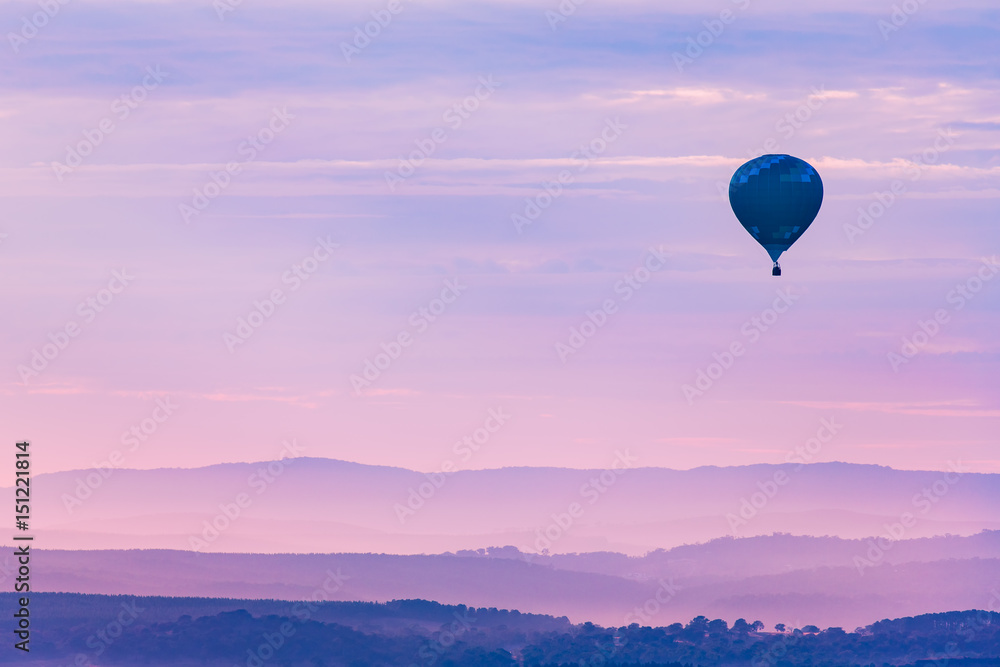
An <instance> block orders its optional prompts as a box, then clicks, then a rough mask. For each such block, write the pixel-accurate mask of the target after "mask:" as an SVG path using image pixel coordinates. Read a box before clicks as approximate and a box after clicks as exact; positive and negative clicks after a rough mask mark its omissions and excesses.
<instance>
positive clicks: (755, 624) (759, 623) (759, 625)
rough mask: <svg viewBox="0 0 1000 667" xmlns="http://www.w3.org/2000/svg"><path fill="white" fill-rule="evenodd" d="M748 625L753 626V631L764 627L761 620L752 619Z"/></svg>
mask: <svg viewBox="0 0 1000 667" xmlns="http://www.w3.org/2000/svg"><path fill="white" fill-rule="evenodd" d="M750 627H751V628H753V631H754V632H760V631H761V630H763V629H764V623H763V622H762V621H754V622H753V623H751V624H750Z"/></svg>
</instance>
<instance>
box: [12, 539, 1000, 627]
mask: <svg viewBox="0 0 1000 667" xmlns="http://www.w3.org/2000/svg"><path fill="white" fill-rule="evenodd" d="M886 544H887V545H888V546H889V547H890V548H889V549H888V550H886V551H883V552H881V553H872V552H870V549H872V544H871V543H869V542H868V541H867V540H856V541H851V540H840V539H838V538H829V537H828V538H812V537H792V536H788V535H775V536H770V537H755V538H745V539H738V540H733V539H729V538H723V539H719V540H713V541H711V542H709V543H707V544H702V545H688V546H683V547H677V548H675V549H672V550H669V551H657V552H653V553H651V554H649V555H647V556H646V557H643V558H631V557H628V556H624V555H622V554H613V553H594V554H576V555H571V554H565V555H556V556H533V555H531V554H521V553H520V552H518V551H517V550H516V549H514V548H512V547H506V548H492V549H488V550H483V551H482V552H468V553H464V554H460V555H456V554H440V555H419V556H399V555H385V554H198V553H193V552H184V551H169V550H127V551H55V550H39V551H36V552H35V555H34V561H33V562H34V563H35V565H36V568H35V572H34V574H33V584H34V586H35V588H36V590H43V591H58V592H82V593H120V594H131V595H173V596H192V595H210V596H217V597H234V598H247V597H254V598H278V599H288V600H295V599H308V598H309V597H310V596H312V595H314V594H315V593H316V592H317V591H321V592H322V591H323V590H325V591H326V593H324V595H326V594H327V593H328V594H329V595H328V597H329V598H330V599H339V600H362V601H381V602H384V601H386V600H392V599H401V598H422V599H429V600H436V601H438V602H442V603H449V604H457V603H465V604H474V605H476V606H483V607H499V608H513V609H520V610H522V611H526V612H534V613H545V614H553V615H556V616H567V617H569V618H570V619H572V620H574V621H587V620H589V621H594V622H599V623H603V624H609V625H621V624H626V625H627V624H628V622H630V621H628V619H629V618H640V620H646V619H645V617H648V620H649V621H655V622H657V623H663V624H668V623H670V622H673V621H678V620H682V619H685V618H690V617H692V616H695V615H697V614H698V613H712V614H716V615H718V616H722V617H733V618H736V617H740V616H747V617H748V616H754V617H756V618H760V619H761V620H763V621H765V622H767V623H768V624H769V625H773V624H774V623H778V622H785V623H789V622H796V620H797V619H803V618H811V619H813V622H816V623H820V624H825V625H832V626H849V627H855V626H857V625H862V624H865V623H870V622H872V621H873V620H875V619H878V618H884V617H889V616H894V615H899V614H906V615H916V614H922V613H929V612H937V611H947V610H949V609H959V608H972V607H979V608H990V606H991V605H994V604H995V605H997V606H1000V593H996V594H995V595H994V593H993V592H992V591H991V590H990V589H989V588H988V587H986V585H985V583H984V582H997V581H1000V544H998V539H997V534H996V533H995V532H993V533H982V534H980V535H976V536H972V537H957V536H950V537H938V538H929V539H919V540H909V541H907V540H904V541H899V542H894V543H886ZM876 546H877V545H876ZM941 556H947V558H940V557H941ZM873 557H876V558H874V559H873ZM859 559H860V560H859ZM0 565H2V567H3V568H6V569H7V571H8V572H13V566H14V560H13V558H12V557H11V551H10V550H9V549H5V550H0ZM330 582H332V583H330ZM324 587H325V588H324ZM651 600H652V601H653V602H651ZM647 607H648V609H651V610H652V611H646V612H642V610H643V609H646V608H647ZM636 610H640V612H639V613H637V611H636ZM644 616H645V617H644Z"/></svg>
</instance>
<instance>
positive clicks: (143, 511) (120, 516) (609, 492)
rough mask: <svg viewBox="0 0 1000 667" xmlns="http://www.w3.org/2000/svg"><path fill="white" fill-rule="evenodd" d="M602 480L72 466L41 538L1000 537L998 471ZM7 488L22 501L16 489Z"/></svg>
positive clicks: (468, 543)
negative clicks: (901, 528)
mask: <svg viewBox="0 0 1000 667" xmlns="http://www.w3.org/2000/svg"><path fill="white" fill-rule="evenodd" d="M601 474H602V471H600V470H570V469H563V468H502V469H498V470H470V471H462V472H456V473H454V474H451V475H443V474H432V475H425V474H424V473H419V472H413V471H410V470H403V469H400V468H389V467H381V466H367V465H360V464H356V463H347V462H344V461H334V460H329V459H316V458H298V459H285V460H283V461H281V462H269V463H268V462H265V463H230V464H221V465H214V466H208V467H205V468H196V469H179V468H171V469H158V470H128V469H114V470H111V469H109V470H105V471H103V472H101V471H87V470H80V471H69V472H60V473H53V474H42V475H37V476H36V477H35V478H34V480H33V484H34V485H35V486H36V488H38V489H39V492H38V493H37V494H35V495H34V496H33V507H32V512H33V528H34V529H35V530H36V531H37V534H38V536H39V539H40V541H41V542H42V543H44V544H46V545H48V546H49V547H53V548H69V549H81V548H82V549H93V548H101V549H106V548H116V549H119V548H169V549H199V550H203V551H218V552H270V553H288V552H299V553H302V552H324V553H325V552H378V553H395V554H407V553H441V552H444V551H459V550H463V549H478V548H482V547H487V546H490V545H503V544H509V545H514V546H515V547H517V548H518V549H520V550H521V551H535V552H541V551H542V550H545V549H548V550H549V552H551V553H571V552H594V551H616V552H621V553H626V554H629V555H633V556H635V555H642V554H644V553H646V552H648V551H653V550H655V549H658V548H671V547H675V546H679V545H682V544H688V543H696V542H704V541H707V540H711V539H714V538H717V537H723V536H738V537H747V536H754V535H769V534H772V533H775V532H784V533H792V534H797V535H812V536H823V535H834V536H839V537H843V538H849V539H855V538H863V537H869V536H875V535H880V534H883V533H885V532H886V530H887V529H886V526H892V525H894V524H896V523H899V522H900V520H901V517H902V516H904V514H905V513H909V514H910V515H912V516H913V518H914V520H913V521H912V522H911V525H909V526H907V527H906V529H905V534H903V535H902V537H904V538H906V539H912V538H918V537H930V536H935V535H943V534H946V533H951V534H956V535H971V534H975V533H978V532H979V531H981V530H983V529H1000V517H998V515H997V513H996V508H997V507H1000V475H995V474H993V475H991V474H973V473H964V474H961V475H956V474H953V473H942V472H920V471H903V470H893V469H891V468H885V467H881V466H872V465H855V464H845V463H817V464H811V465H805V466H800V465H798V464H782V465H763V464H762V465H752V466H740V467H732V468H716V467H704V468H696V469H693V470H669V469H665V468H634V469H625V470H623V471H622V474H621V475H616V474H613V473H605V474H604V480H605V481H604V482H602V481H601ZM609 475H610V477H609ZM776 476H777V479H780V480H781V481H782V483H781V484H778V483H777V482H775V481H774V480H775V479H776ZM608 480H612V481H611V482H610V483H609V482H608ZM947 480H950V481H947ZM512 489H516V490H517V492H516V493H511V490H512ZM180 490H183V492H179V491H180ZM2 494H7V495H6V497H8V499H10V496H11V494H12V489H11V488H9V487H8V488H6V489H4V490H0V497H3V496H2ZM922 494H930V495H929V496H924V495H922ZM498 498H503V502H497V499H498ZM237 499H241V500H242V501H243V503H242V504H241V505H239V506H238V504H237ZM572 507H576V510H575V512H574V513H575V516H572V517H571V516H570V515H569V511H570V508H572ZM212 523H214V524H215V525H216V526H217V527H221V528H220V529H219V530H217V531H216V530H215V529H214V528H211V527H209V525H210V524H212Z"/></svg>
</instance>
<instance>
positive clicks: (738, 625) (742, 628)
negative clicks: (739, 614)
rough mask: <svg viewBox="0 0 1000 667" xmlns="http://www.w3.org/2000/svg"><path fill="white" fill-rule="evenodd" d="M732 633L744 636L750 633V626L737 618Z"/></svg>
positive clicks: (745, 621)
mask: <svg viewBox="0 0 1000 667" xmlns="http://www.w3.org/2000/svg"><path fill="white" fill-rule="evenodd" d="M733 632H735V633H737V634H741V635H745V634H747V633H749V632H750V624H749V623H747V620H746V619H745V618H737V619H736V622H735V623H733Z"/></svg>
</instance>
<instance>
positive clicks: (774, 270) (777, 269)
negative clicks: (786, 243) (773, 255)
mask: <svg viewBox="0 0 1000 667" xmlns="http://www.w3.org/2000/svg"><path fill="white" fill-rule="evenodd" d="M771 275H772V276H780V275H781V267H780V266H778V263H777V262H775V263H774V267H773V268H772V269H771Z"/></svg>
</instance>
